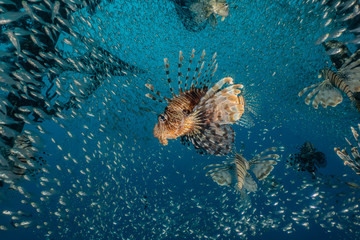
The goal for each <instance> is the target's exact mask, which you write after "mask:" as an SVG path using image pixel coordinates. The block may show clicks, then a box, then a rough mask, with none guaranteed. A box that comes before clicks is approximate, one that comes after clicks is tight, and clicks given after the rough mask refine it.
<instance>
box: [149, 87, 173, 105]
mask: <svg viewBox="0 0 360 240" xmlns="http://www.w3.org/2000/svg"><path fill="white" fill-rule="evenodd" d="M145 87H146V88H147V89H149V90H150V91H151V92H152V93H154V94H156V95H157V96H158V98H157V97H155V96H154V95H153V94H151V93H146V94H145V96H146V97H147V98H150V99H152V100H154V101H158V102H160V103H162V102H164V101H163V99H164V100H165V101H166V102H168V100H167V99H166V98H163V97H162V96H161V93H160V92H159V91H156V92H155V88H154V86H153V85H152V84H150V83H146V84H145ZM161 98H163V99H161Z"/></svg>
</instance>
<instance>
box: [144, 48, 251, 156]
mask: <svg viewBox="0 0 360 240" xmlns="http://www.w3.org/2000/svg"><path fill="white" fill-rule="evenodd" d="M194 53H195V50H193V51H192V54H191V57H190V60H189V66H188V69H187V73H186V76H183V74H182V73H181V67H182V61H183V58H184V57H183V55H182V52H181V51H180V53H179V63H178V75H177V77H178V85H179V93H178V94H175V93H174V91H173V88H172V87H171V81H172V80H171V78H170V76H169V63H168V60H167V58H165V59H164V62H165V71H166V75H167V81H168V83H169V86H170V92H171V94H172V98H171V99H169V98H166V97H164V98H162V97H161V94H160V92H159V91H157V92H156V93H155V90H154V86H153V85H151V84H146V87H147V88H148V89H150V91H151V92H152V93H154V94H156V95H157V97H154V95H153V94H150V93H148V94H146V96H147V97H149V98H151V99H153V100H157V101H159V102H163V100H165V101H166V102H167V103H168V105H167V107H166V108H165V111H164V113H162V114H160V115H159V116H158V123H157V124H155V127H154V131H153V133H154V137H156V138H158V139H159V141H160V143H161V144H163V145H167V144H168V139H176V138H178V137H181V142H182V143H183V144H190V143H192V144H193V145H194V146H195V148H196V149H197V150H200V152H201V153H209V154H212V155H226V154H228V153H229V152H230V151H231V149H232V145H233V142H234V136H235V133H234V130H233V129H232V128H231V126H229V125H230V124H233V123H236V122H239V123H240V124H241V123H242V124H243V125H245V126H248V125H247V124H248V123H247V122H246V120H244V117H243V118H242V115H243V114H244V112H245V107H247V105H245V99H244V96H243V94H241V89H243V85H241V84H234V82H233V79H232V78H231V77H225V78H223V79H221V80H220V81H218V82H217V83H216V84H214V85H213V86H212V87H211V88H210V84H211V83H210V82H211V80H212V78H213V76H214V74H215V72H216V70H217V63H216V59H215V58H216V53H215V54H214V55H213V57H212V59H211V61H210V63H209V64H208V66H207V67H206V68H205V69H204V64H205V62H204V61H203V59H204V57H205V51H203V52H202V55H201V57H200V60H199V61H198V65H197V67H196V69H195V71H194V74H193V76H192V77H190V71H191V64H192V61H193V58H194ZM202 71H204V73H202ZM183 78H185V87H184V90H183V89H182V87H181V84H182V79H183ZM190 78H191V79H190ZM189 80H191V84H190V85H188V81H189ZM225 85H228V86H226V87H224V86H225ZM246 109H248V110H250V111H252V109H251V108H248V107H247V108H246ZM240 118H242V120H240Z"/></svg>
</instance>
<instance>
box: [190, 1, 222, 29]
mask: <svg viewBox="0 0 360 240" xmlns="http://www.w3.org/2000/svg"><path fill="white" fill-rule="evenodd" d="M189 9H190V11H191V12H193V13H195V14H196V16H195V18H194V20H195V21H196V22H197V23H198V24H201V23H203V22H205V21H206V20H207V19H209V21H210V23H211V25H213V26H216V25H217V20H216V15H219V16H221V17H222V18H221V21H224V20H225V18H226V17H227V16H229V4H228V3H227V2H226V0H199V1H198V2H195V3H193V4H191V5H190V8H189Z"/></svg>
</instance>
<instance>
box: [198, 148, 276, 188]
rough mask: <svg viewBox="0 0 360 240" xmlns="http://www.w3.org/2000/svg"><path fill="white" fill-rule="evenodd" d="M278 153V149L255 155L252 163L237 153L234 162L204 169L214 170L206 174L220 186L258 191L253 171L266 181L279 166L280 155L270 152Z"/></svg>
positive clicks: (258, 177) (269, 149)
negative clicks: (276, 166) (275, 166)
mask: <svg viewBox="0 0 360 240" xmlns="http://www.w3.org/2000/svg"><path fill="white" fill-rule="evenodd" d="M275 151H277V148H276V147H272V148H268V149H265V150H264V151H262V152H261V153H259V154H257V155H255V156H254V157H253V158H252V159H251V160H250V161H247V160H246V159H245V158H244V157H243V156H242V155H241V154H240V153H236V154H235V156H234V160H232V161H231V162H223V163H222V164H211V165H208V166H206V167H204V170H206V169H208V168H213V167H215V168H213V169H211V170H209V171H208V172H207V173H206V176H210V177H211V178H212V179H213V180H214V182H216V183H217V184H219V185H220V186H233V185H234V184H235V187H236V188H237V189H238V190H240V191H243V188H244V189H246V190H247V191H249V192H255V191H256V190H257V184H256V182H255V180H254V179H253V178H252V177H251V175H250V173H249V170H251V171H252V172H253V173H254V175H255V177H256V178H257V179H258V180H264V179H265V178H266V177H267V176H268V175H269V174H270V172H271V171H272V170H273V169H274V166H273V165H276V164H277V161H276V160H277V159H279V157H280V156H279V155H278V154H272V153H270V154H269V152H275Z"/></svg>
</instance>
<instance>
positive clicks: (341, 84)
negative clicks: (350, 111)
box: [324, 69, 355, 101]
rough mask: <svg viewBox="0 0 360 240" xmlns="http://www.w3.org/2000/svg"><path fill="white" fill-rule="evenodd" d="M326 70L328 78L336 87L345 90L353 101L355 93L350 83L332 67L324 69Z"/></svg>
mask: <svg viewBox="0 0 360 240" xmlns="http://www.w3.org/2000/svg"><path fill="white" fill-rule="evenodd" d="M324 72H325V76H326V78H327V79H329V81H330V83H331V84H332V85H333V86H334V87H337V88H338V89H340V90H341V91H343V92H344V93H345V94H346V95H347V96H348V98H349V99H350V100H351V101H354V100H355V99H354V95H353V93H352V92H351V91H350V88H349V85H348V84H347V83H346V82H345V81H344V79H342V78H341V77H340V76H339V75H338V74H336V73H334V72H333V71H332V70H330V69H324Z"/></svg>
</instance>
